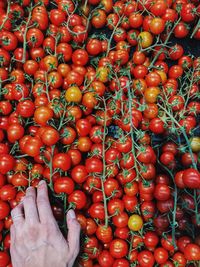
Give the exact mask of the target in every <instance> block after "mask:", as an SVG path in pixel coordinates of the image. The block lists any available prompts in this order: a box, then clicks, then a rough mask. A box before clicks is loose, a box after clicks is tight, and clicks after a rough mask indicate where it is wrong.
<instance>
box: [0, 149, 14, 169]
mask: <svg viewBox="0 0 200 267" xmlns="http://www.w3.org/2000/svg"><path fill="white" fill-rule="evenodd" d="M14 165H15V159H14V158H13V157H12V156H11V155H9V154H1V155H0V173H1V174H6V173H7V172H8V171H11V170H12V169H13V168H14Z"/></svg>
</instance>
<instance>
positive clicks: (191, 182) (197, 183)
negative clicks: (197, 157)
mask: <svg viewBox="0 0 200 267" xmlns="http://www.w3.org/2000/svg"><path fill="white" fill-rule="evenodd" d="M182 179H183V183H184V184H185V186H186V187H188V188H193V189H200V173H199V172H198V171H197V170H195V169H193V168H189V169H186V170H185V171H184V172H183V176H182Z"/></svg>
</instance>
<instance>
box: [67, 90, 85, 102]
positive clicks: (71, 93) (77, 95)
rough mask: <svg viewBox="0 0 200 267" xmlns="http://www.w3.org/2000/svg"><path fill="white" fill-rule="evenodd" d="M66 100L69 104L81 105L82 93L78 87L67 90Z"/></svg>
mask: <svg viewBox="0 0 200 267" xmlns="http://www.w3.org/2000/svg"><path fill="white" fill-rule="evenodd" d="M65 99H66V100H67V102H76V103H79V102H80V101H81V99H82V93H81V90H80V89H79V88H78V86H71V87H69V88H68V89H67V90H66V93H65Z"/></svg>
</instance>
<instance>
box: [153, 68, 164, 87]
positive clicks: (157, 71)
mask: <svg viewBox="0 0 200 267" xmlns="http://www.w3.org/2000/svg"><path fill="white" fill-rule="evenodd" d="M155 72H156V73H158V74H159V75H160V78H161V80H162V84H165V83H166V81H167V74H166V73H165V72H164V71H163V70H155Z"/></svg>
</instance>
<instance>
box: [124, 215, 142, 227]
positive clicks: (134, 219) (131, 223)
mask: <svg viewBox="0 0 200 267" xmlns="http://www.w3.org/2000/svg"><path fill="white" fill-rule="evenodd" d="M142 226H143V220H142V217H141V216H140V215H137V214H133V215H131V216H130V217H129V220H128V227H129V228H130V229H131V230H132V231H139V230H140V229H141V228H142Z"/></svg>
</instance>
